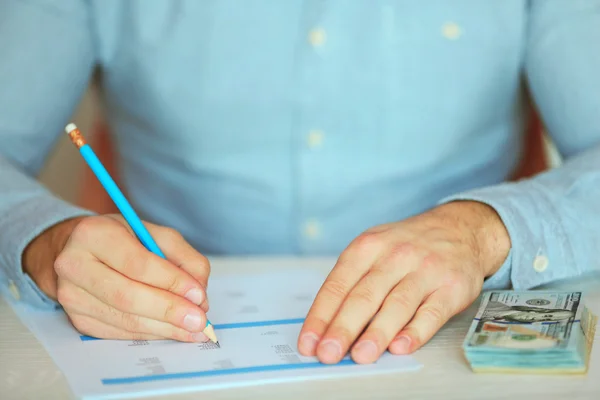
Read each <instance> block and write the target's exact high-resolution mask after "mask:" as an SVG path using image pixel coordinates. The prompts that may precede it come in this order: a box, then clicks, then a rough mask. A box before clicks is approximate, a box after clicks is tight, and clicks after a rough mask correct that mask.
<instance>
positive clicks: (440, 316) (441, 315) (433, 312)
mask: <svg viewBox="0 0 600 400" xmlns="http://www.w3.org/2000/svg"><path fill="white" fill-rule="evenodd" d="M421 314H422V315H423V317H424V318H427V319H429V320H431V321H436V322H443V321H445V319H446V312H445V311H444V309H443V308H442V306H441V305H435V306H427V305H423V306H422V307H421Z"/></svg>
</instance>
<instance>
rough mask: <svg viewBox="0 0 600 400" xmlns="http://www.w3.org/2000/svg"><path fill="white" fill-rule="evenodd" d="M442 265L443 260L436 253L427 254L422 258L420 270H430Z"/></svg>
mask: <svg viewBox="0 0 600 400" xmlns="http://www.w3.org/2000/svg"><path fill="white" fill-rule="evenodd" d="M443 264H444V259H443V257H442V256H440V255H439V254H437V253H429V254H427V255H426V256H425V258H423V262H422V263H421V268H424V269H431V268H437V267H440V266H441V265H443Z"/></svg>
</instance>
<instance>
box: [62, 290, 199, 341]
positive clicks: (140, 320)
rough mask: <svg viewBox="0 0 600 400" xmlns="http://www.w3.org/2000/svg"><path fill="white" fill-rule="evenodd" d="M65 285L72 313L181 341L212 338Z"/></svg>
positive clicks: (67, 306) (68, 309)
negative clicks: (122, 308) (140, 314)
mask: <svg viewBox="0 0 600 400" xmlns="http://www.w3.org/2000/svg"><path fill="white" fill-rule="evenodd" d="M66 285H67V286H68V287H66V288H65V287H64V285H62V286H63V290H69V294H68V295H67V299H65V295H63V296H62V301H63V303H61V304H62V306H63V308H64V309H65V311H66V312H67V313H68V314H70V315H73V314H76V315H80V316H86V317H90V318H92V319H95V320H98V321H100V322H102V323H104V324H107V325H110V326H112V327H115V328H117V329H119V330H124V331H127V332H131V333H141V334H147V335H152V336H156V337H162V338H165V339H173V340H177V341H180V342H206V341H208V340H209V338H208V337H207V336H206V335H204V334H203V333H202V332H188V331H186V330H184V329H181V328H178V327H176V326H173V325H171V324H169V323H166V322H161V321H156V320H153V319H149V318H146V317H141V316H139V315H134V314H129V313H124V312H122V311H120V310H117V309H116V308H114V307H111V306H109V305H107V304H105V303H103V302H102V301H100V300H98V299H97V298H96V297H94V296H93V295H91V294H90V293H88V292H86V291H85V290H84V289H82V288H80V287H76V286H74V285H73V284H71V283H67V284H66Z"/></svg>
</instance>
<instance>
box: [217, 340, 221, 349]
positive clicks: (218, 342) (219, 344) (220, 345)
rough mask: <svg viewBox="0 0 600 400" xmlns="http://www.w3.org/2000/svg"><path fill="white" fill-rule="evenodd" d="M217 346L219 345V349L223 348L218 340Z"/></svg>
mask: <svg viewBox="0 0 600 400" xmlns="http://www.w3.org/2000/svg"><path fill="white" fill-rule="evenodd" d="M216 345H217V347H218V348H221V344H220V343H219V341H218V340H217V343H216Z"/></svg>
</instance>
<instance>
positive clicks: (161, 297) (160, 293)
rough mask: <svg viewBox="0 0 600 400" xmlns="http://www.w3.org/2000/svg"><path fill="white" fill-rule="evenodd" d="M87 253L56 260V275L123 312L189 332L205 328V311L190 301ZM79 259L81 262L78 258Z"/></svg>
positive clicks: (73, 253) (72, 254) (71, 254)
mask: <svg viewBox="0 0 600 400" xmlns="http://www.w3.org/2000/svg"><path fill="white" fill-rule="evenodd" d="M86 254H87V253H84V254H76V252H74V251H72V252H70V254H69V258H68V262H66V261H61V260H57V268H56V270H57V274H58V275H59V277H60V278H61V279H65V280H69V281H71V282H72V283H73V284H75V285H76V286H79V287H81V288H82V289H84V290H85V291H87V292H88V293H90V294H92V295H93V296H94V297H96V298H97V299H99V300H100V301H102V302H103V303H105V304H108V305H110V306H112V307H114V308H116V309H117V310H119V311H122V312H124V313H129V314H135V315H139V316H142V317H146V318H150V319H154V320H157V321H162V322H168V323H170V324H171V325H174V326H177V327H179V328H182V329H185V330H187V331H189V332H201V331H204V329H205V327H206V314H205V313H204V312H203V311H202V310H201V309H200V308H199V307H198V306H196V305H194V304H193V303H192V302H190V301H188V300H186V299H184V298H183V297H180V296H177V295H175V294H173V293H171V292H168V291H166V290H162V289H158V288H153V287H151V286H148V285H145V284H143V283H140V282H137V281H134V280H131V279H129V278H127V277H125V276H123V275H121V274H119V273H118V272H116V271H114V270H113V269H111V268H109V267H107V266H106V265H104V264H102V263H101V262H99V261H97V260H93V259H91V260H90V259H86V258H85V257H86ZM60 257H62V255H61V256H59V258H60ZM81 258H83V261H79V259H81ZM81 270H84V271H83V272H81ZM59 289H60V288H59ZM61 294H62V295H63V296H64V295H65V294H67V295H68V292H62V293H61V292H60V291H59V292H58V295H61ZM59 301H61V300H60V299H59Z"/></svg>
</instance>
